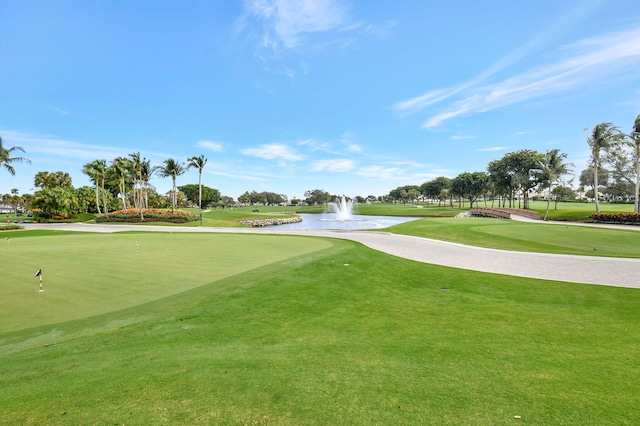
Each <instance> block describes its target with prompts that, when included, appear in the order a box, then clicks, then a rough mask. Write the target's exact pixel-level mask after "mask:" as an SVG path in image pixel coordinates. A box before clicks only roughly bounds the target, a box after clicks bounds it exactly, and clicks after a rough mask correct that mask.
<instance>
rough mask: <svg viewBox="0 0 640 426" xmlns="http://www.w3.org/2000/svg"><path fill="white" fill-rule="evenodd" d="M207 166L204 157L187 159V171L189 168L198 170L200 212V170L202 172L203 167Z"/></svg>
mask: <svg viewBox="0 0 640 426" xmlns="http://www.w3.org/2000/svg"><path fill="white" fill-rule="evenodd" d="M206 164H207V159H206V158H205V157H204V155H200V156H198V157H189V158H188V159H187V169H190V168H191V167H195V168H196V169H198V188H199V189H198V208H199V209H200V210H202V170H204V166H205V165H206Z"/></svg>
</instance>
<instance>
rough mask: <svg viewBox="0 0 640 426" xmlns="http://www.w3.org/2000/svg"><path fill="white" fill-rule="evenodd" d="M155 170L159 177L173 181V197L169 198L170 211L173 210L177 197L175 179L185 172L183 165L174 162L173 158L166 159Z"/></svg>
mask: <svg viewBox="0 0 640 426" xmlns="http://www.w3.org/2000/svg"><path fill="white" fill-rule="evenodd" d="M156 170H157V171H158V175H159V176H160V177H169V176H171V178H172V179H173V196H172V198H171V201H172V210H175V209H176V195H177V189H176V178H177V177H178V176H180V175H181V174H183V173H184V172H185V171H186V169H185V168H184V165H183V164H182V163H181V162H179V161H176V160H174V159H173V158H168V159H166V160H165V161H164V162H163V163H162V165H161V166H157V167H156Z"/></svg>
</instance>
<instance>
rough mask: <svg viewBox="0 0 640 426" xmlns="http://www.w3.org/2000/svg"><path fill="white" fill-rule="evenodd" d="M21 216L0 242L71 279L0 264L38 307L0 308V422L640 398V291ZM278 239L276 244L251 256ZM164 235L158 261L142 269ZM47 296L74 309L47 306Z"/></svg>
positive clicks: (606, 407) (228, 418) (638, 409)
mask: <svg viewBox="0 0 640 426" xmlns="http://www.w3.org/2000/svg"><path fill="white" fill-rule="evenodd" d="M26 234H27V233H23V237H22V238H20V239H19V238H15V239H12V240H11V241H10V244H14V243H15V245H12V246H11V247H7V246H3V248H2V252H1V253H2V255H3V259H7V256H14V255H13V254H11V251H13V250H18V247H17V246H18V244H20V245H21V247H20V250H22V251H21V253H19V254H20V256H19V259H24V256H28V257H30V258H35V257H36V256H35V255H34V254H26V255H25V253H38V255H37V256H38V257H41V258H42V257H48V260H50V261H52V262H53V261H55V263H56V264H58V262H60V261H62V262H63V265H64V270H59V271H58V274H59V276H58V278H65V279H58V281H57V282H56V281H55V280H54V279H53V277H51V275H46V277H47V278H46V279H47V281H49V282H50V284H49V287H46V291H45V293H38V292H37V284H36V281H35V279H34V278H33V275H32V274H33V268H34V267H35V266H36V265H35V263H34V264H27V265H22V264H21V262H20V261H16V257H9V259H8V260H9V262H5V265H6V267H3V269H2V274H3V275H2V276H3V279H2V280H0V289H1V291H2V293H3V298H2V299H0V308H1V309H0V312H3V313H4V312H5V310H6V309H13V308H12V307H11V306H9V305H12V304H15V303H22V305H23V307H22V308H21V309H14V310H13V313H12V315H13V316H15V317H16V318H15V319H14V320H13V324H14V325H13V326H10V327H8V326H7V324H8V323H7V322H6V321H5V318H3V319H2V321H0V324H1V325H0V327H1V329H0V400H1V401H2V410H0V423H1V424H26V425H28V424H189V425H193V424H273V425H276V424H277V425H299V424H331V425H336V424H345V425H346V424H348V425H359V424H362V425H365V424H366V425H369V424H394V425H403V424H405V425H413V424H438V425H459V424H465V425H466V424H469V425H487V424H496V425H502V424H512V423H513V422H516V420H514V416H516V415H518V416H522V419H521V420H518V421H517V422H518V424H520V423H522V424H540V425H542V424H568V425H585V424H594V425H595V424H597V425H621V424H633V423H635V422H636V421H637V418H638V416H640V395H639V394H638V392H637V379H638V377H639V374H640V365H639V364H638V362H637V355H638V341H639V340H640V298H639V297H638V290H634V289H624V288H609V287H603V286H593V285H576V284H568V283H561V282H545V281H539V280H532V279H521V278H513V277H507V276H500V275H491V274H484V273H476V272H469V271H463V270H457V269H449V268H444V267H438V266H433V265H427V264H420V263H416V262H411V261H407V260H403V259H398V258H395V257H392V256H387V255H384V254H382V253H378V252H375V251H373V250H369V249H367V248H365V247H363V246H361V245H358V244H356V243H354V242H350V241H342V240H326V239H310V238H302V237H290V239H287V240H286V241H282V240H279V239H280V238H282V237H277V238H276V240H275V242H274V240H273V237H272V236H263V235H246V236H245V235H242V236H241V235H228V236H222V235H204V234H197V235H188V236H187V235H182V234H181V235H179V236H178V235H173V236H172V237H173V239H171V238H172V237H171V236H170V235H166V234H144V235H143V234H137V233H128V234H115V235H87V234H81V235H65V234H59V235H50V236H47V235H45V234H39V236H36V237H28V236H26V237H25V236H24V235H26ZM221 237H228V239H225V240H224V241H221V240H219V238H221ZM136 238H137V239H139V240H140V241H141V242H142V241H144V243H143V244H142V243H141V247H140V252H133V251H132V250H131V246H132V242H134V239H136ZM234 239H238V242H237V243H235V244H236V245H235V246H233V244H234V241H233V240H234ZM229 244H231V245H232V246H231V247H229ZM269 244H272V245H271V246H269V247H270V248H273V250H276V251H279V253H280V256H281V258H280V259H277V257H278V256H275V257H276V258H274V259H266V258H265V259H263V261H261V262H256V264H255V265H253V266H245V261H246V262H253V259H252V257H253V256H254V255H255V254H256V248H257V247H260V248H264V249H266V247H267V246H268V245H269ZM42 246H49V247H54V248H55V249H56V250H49V251H45V249H44V248H40V247H42ZM282 246H283V247H282ZM301 247H306V248H307V251H306V253H303V252H301V250H302V249H301ZM151 250H153V257H155V258H156V261H155V262H151V263H140V266H139V267H136V265H137V264H138V262H137V260H140V257H142V256H146V253H147V252H148V251H151ZM229 251H234V252H236V254H237V255H238V256H241V259H240V258H238V259H233V258H232V259H230V258H229V257H227V252H229ZM201 252H204V253H206V255H205V254H201ZM292 252H294V253H295V252H297V253H298V255H295V256H292ZM47 253H48V254H47ZM71 256H73V257H74V260H65V259H64V258H65V257H71ZM136 256H138V257H136ZM264 256H267V255H266V254H265V255H264ZM29 261H31V259H30V260H29ZM203 263H204V264H203ZM347 265H348V266H347ZM3 266H4V265H3ZM51 267H53V265H50V266H48V268H51ZM95 268H101V273H100V274H95V275H94V276H93V279H92V280H91V281H90V282H87V281H85V280H84V279H83V278H84V277H86V276H87V275H90V274H92V270H94V269H95ZM219 269H222V270H226V271H227V273H220V272H218V270H219ZM16 271H18V272H16ZM43 271H45V269H43ZM7 273H8V274H11V275H10V276H11V277H13V278H11V279H10V280H7V279H5V277H6V276H7V275H6V274H7ZM23 273H27V274H28V275H27V278H25V279H24V280H26V282H24V280H23V279H22V274H23ZM50 274H52V273H50ZM166 274H172V276H171V279H168V280H167V283H168V281H172V283H171V284H170V285H168V287H171V288H167V283H164V281H165V279H167V278H166V277H165V275H166ZM71 276H73V277H75V278H74V279H73V280H72V279H68V278H69V277H71ZM16 277H18V278H17V279H18V281H17V282H16V281H15V279H16ZM76 279H78V280H79V281H80V282H79V283H78V282H76ZM183 281H184V282H190V284H184V283H183ZM54 283H55V284H54ZM124 283H126V284H124ZM46 285H47V284H46V281H45V286H46ZM126 286H129V287H134V289H127V288H126ZM138 286H140V287H142V288H146V289H150V288H154V289H157V290H158V291H157V292H154V294H153V295H151V296H150V297H149V295H148V294H147V293H146V292H144V291H137V290H135V287H138ZM174 286H175V287H176V288H173V287H174ZM443 288H446V289H448V290H443ZM23 290H24V291H23ZM71 290H73V292H74V293H78V292H79V293H80V294H76V295H73V294H71V293H72V291H71ZM123 291H126V292H129V294H130V302H131V303H130V304H127V306H122V308H121V309H117V310H114V309H116V306H115V305H113V306H111V308H109V309H106V310H105V311H104V312H102V313H99V312H94V311H93V309H91V306H89V307H83V306H78V302H81V301H83V300H86V304H87V305H92V306H93V307H94V308H96V307H97V305H98V302H97V301H96V300H95V299H94V296H95V294H97V293H100V294H101V295H102V298H107V299H110V298H112V297H114V298H119V297H121V296H120V295H119V294H118V293H121V292H123ZM11 292H21V294H20V295H19V296H16V295H13V296H11V297H13V299H7V298H6V297H4V295H6V294H9V293H11ZM63 294H64V295H65V297H61V295H63ZM68 298H72V299H73V300H68ZM105 303H107V304H110V303H111V301H109V300H107V301H105ZM44 307H46V309H47V310H49V311H50V312H49V314H48V315H50V316H52V317H56V318H59V320H58V321H59V322H54V323H52V322H47V321H45V322H44V323H43V322H42V321H41V320H37V319H34V318H33V316H34V314H36V315H37V314H39V313H38V311H39V310H42V309H43V308H44ZM76 309H81V310H83V311H84V312H83V314H82V315H78V317H77V318H76V319H70V318H69V313H68V311H75V310H76ZM15 324H24V325H23V326H19V327H18V329H16V326H15ZM39 324H40V325H39ZM7 327H8V328H7ZM54 343H55V345H54Z"/></svg>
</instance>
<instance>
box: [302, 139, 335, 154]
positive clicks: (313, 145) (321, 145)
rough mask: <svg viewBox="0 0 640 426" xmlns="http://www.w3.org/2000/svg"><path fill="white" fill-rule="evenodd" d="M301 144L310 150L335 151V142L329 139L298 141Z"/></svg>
mask: <svg viewBox="0 0 640 426" xmlns="http://www.w3.org/2000/svg"><path fill="white" fill-rule="evenodd" d="M298 145H299V146H304V147H306V148H307V149H308V150H309V151H311V152H315V151H323V152H333V144H332V143H331V142H327V141H319V140H317V139H305V140H303V141H300V142H298Z"/></svg>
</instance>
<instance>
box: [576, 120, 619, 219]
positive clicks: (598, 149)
mask: <svg viewBox="0 0 640 426" xmlns="http://www.w3.org/2000/svg"><path fill="white" fill-rule="evenodd" d="M584 130H585V133H586V134H587V143H588V144H589V149H591V166H592V167H593V182H594V184H595V188H594V198H595V200H596V213H600V201H599V196H598V171H599V169H600V167H601V166H602V163H603V157H604V156H606V154H607V153H609V152H610V151H611V150H613V149H614V148H615V147H616V146H617V145H618V144H619V143H620V142H621V141H622V140H623V138H624V135H623V134H622V132H621V131H620V129H619V128H618V127H616V126H614V125H613V123H609V122H603V123H599V124H596V125H595V126H594V127H593V129H591V130H589V129H584Z"/></svg>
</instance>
